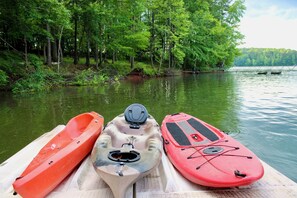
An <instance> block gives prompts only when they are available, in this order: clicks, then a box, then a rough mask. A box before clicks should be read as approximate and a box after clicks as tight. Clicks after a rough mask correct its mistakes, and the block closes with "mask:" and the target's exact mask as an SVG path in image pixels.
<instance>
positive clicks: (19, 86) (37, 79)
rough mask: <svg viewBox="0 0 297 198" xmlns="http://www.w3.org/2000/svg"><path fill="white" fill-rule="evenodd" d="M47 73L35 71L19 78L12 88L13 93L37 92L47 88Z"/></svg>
mask: <svg viewBox="0 0 297 198" xmlns="http://www.w3.org/2000/svg"><path fill="white" fill-rule="evenodd" d="M47 89H48V86H47V85H46V81H45V74H44V73H43V72H41V71H38V72H34V73H32V74H29V75H28V76H26V77H24V78H21V79H20V80H18V81H17V82H16V83H15V84H14V85H13V88H12V92H13V93H22V92H37V91H44V90H47Z"/></svg>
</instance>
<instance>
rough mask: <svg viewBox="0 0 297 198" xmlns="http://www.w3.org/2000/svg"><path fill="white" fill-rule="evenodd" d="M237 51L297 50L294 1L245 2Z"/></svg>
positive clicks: (296, 17) (296, 4)
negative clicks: (260, 49) (263, 49)
mask: <svg viewBox="0 0 297 198" xmlns="http://www.w3.org/2000/svg"><path fill="white" fill-rule="evenodd" d="M245 6H246V10H245V14H244V15H243V17H242V19H241V22H240V27H239V30H240V32H241V33H242V34H243V35H244V36H245V38H244V40H243V42H244V44H242V45H241V46H239V47H255V48H285V49H294V50H297V0H245Z"/></svg>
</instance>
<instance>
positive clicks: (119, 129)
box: [91, 104, 162, 198]
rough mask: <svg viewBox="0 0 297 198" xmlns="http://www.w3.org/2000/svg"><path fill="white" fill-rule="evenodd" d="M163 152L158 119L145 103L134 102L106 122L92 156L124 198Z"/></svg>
mask: <svg viewBox="0 0 297 198" xmlns="http://www.w3.org/2000/svg"><path fill="white" fill-rule="evenodd" d="M161 154H162V140H161V133H160V127H159V125H158V123H157V122H156V120H155V119H154V118H153V117H152V116H151V115H149V114H148V113H147V110H146V108H145V107H144V106H143V105H141V104H132V105H130V106H129V107H128V108H127V109H126V110H125V113H124V114H121V115H119V116H117V117H115V118H114V119H113V120H112V121H111V122H109V123H108V124H107V126H106V127H105V129H104V130H103V132H102V134H101V135H100V137H99V138H98V139H97V141H96V143H95V145H94V148H93V150H92V154H91V159H92V163H93V166H94V168H95V170H96V172H97V173H98V175H99V176H100V177H101V178H102V179H103V180H104V181H105V182H106V183H107V184H108V185H109V187H110V188H111V190H112V192H113V194H114V196H115V198H121V197H124V196H125V192H126V190H127V188H128V187H129V186H130V185H132V184H133V183H135V182H136V181H137V180H138V179H140V178H142V177H144V176H146V175H148V174H149V173H151V171H153V170H154V169H155V168H156V167H157V165H158V164H159V162H160V160H161Z"/></svg>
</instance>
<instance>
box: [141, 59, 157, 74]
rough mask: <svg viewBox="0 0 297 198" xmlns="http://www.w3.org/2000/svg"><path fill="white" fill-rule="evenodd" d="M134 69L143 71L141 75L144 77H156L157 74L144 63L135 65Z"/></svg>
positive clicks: (155, 70)
mask: <svg viewBox="0 0 297 198" xmlns="http://www.w3.org/2000/svg"><path fill="white" fill-rule="evenodd" d="M135 69H138V70H141V71H143V74H144V75H146V76H156V75H157V74H158V70H157V69H155V68H153V67H152V66H151V65H149V64H146V63H141V62H139V63H136V64H135Z"/></svg>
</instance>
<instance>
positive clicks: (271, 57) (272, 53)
mask: <svg viewBox="0 0 297 198" xmlns="http://www.w3.org/2000/svg"><path fill="white" fill-rule="evenodd" d="M240 51H241V55H240V56H238V57H237V58H235V61H234V65H235V66H291V65H297V51H296V50H290V49H272V48H242V49H240Z"/></svg>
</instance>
